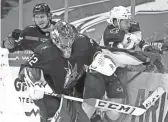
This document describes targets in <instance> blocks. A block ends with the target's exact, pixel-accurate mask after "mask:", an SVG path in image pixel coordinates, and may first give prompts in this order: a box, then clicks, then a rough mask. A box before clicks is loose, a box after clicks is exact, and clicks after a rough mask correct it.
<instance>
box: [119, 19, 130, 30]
mask: <svg viewBox="0 0 168 122" xmlns="http://www.w3.org/2000/svg"><path fill="white" fill-rule="evenodd" d="M129 28H130V20H128V19H123V20H121V21H120V29H121V30H124V31H125V32H128V30H129Z"/></svg>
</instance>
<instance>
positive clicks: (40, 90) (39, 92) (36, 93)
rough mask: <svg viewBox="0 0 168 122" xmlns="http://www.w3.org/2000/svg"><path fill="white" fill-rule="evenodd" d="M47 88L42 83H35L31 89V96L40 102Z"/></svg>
mask: <svg viewBox="0 0 168 122" xmlns="http://www.w3.org/2000/svg"><path fill="white" fill-rule="evenodd" d="M44 91H45V88H44V86H43V85H42V84H41V83H35V85H34V87H31V88H29V91H28V92H29V96H30V98H31V99H33V100H39V99H42V98H43V97H44Z"/></svg>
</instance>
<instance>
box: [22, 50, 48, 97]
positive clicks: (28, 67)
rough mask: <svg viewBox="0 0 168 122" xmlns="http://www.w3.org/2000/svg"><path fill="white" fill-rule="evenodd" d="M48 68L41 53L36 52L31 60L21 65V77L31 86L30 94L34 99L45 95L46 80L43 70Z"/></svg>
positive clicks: (29, 88)
mask: <svg viewBox="0 0 168 122" xmlns="http://www.w3.org/2000/svg"><path fill="white" fill-rule="evenodd" d="M46 68H47V66H46V63H45V60H44V57H43V56H42V54H41V53H34V54H33V55H32V56H31V58H30V59H29V61H27V62H26V63H25V64H22V65H21V68H20V72H19V78H20V79H21V80H22V81H25V82H26V84H27V86H29V87H28V91H29V95H30V97H31V98H32V99H33V100H37V99H42V98H43V97H44V85H45V84H46V81H45V79H44V76H43V70H46Z"/></svg>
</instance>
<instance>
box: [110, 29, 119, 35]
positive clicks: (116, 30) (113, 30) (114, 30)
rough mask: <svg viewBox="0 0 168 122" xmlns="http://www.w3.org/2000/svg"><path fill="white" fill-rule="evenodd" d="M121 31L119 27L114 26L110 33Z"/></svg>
mask: <svg viewBox="0 0 168 122" xmlns="http://www.w3.org/2000/svg"><path fill="white" fill-rule="evenodd" d="M118 31H119V28H113V29H111V30H110V33H113V34H117V33H118Z"/></svg>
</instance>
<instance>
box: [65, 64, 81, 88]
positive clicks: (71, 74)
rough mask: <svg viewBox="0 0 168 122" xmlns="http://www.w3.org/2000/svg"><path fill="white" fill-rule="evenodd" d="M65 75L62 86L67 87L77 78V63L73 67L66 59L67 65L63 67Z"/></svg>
mask: <svg viewBox="0 0 168 122" xmlns="http://www.w3.org/2000/svg"><path fill="white" fill-rule="evenodd" d="M65 70H66V76H65V83H64V88H68V86H69V85H70V84H71V83H72V82H73V81H74V80H75V79H76V78H77V75H78V72H77V64H75V66H74V67H73V66H72V64H71V63H70V62H69V61H68V67H67V68H65Z"/></svg>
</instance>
